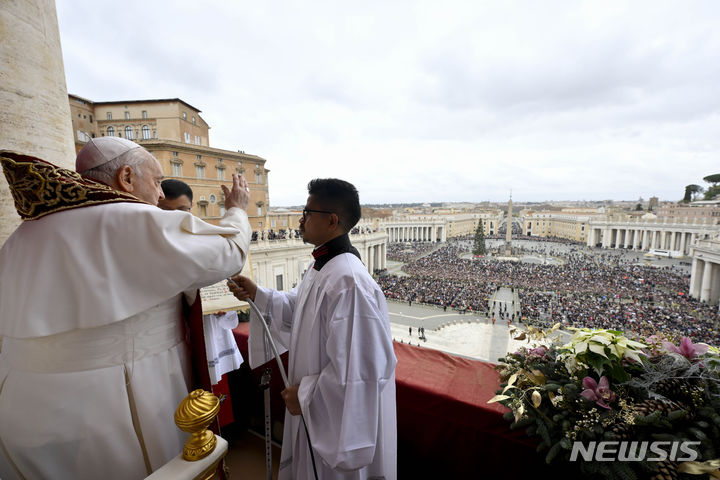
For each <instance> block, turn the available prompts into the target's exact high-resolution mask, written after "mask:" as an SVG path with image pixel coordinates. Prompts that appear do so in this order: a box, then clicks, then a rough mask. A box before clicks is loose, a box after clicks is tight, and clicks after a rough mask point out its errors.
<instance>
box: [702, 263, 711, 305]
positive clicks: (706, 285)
mask: <svg viewBox="0 0 720 480" xmlns="http://www.w3.org/2000/svg"><path fill="white" fill-rule="evenodd" d="M712 274H713V264H712V263H710V262H708V261H706V262H705V266H704V268H703V275H702V285H701V286H700V301H703V302H709V301H710V288H711V286H712Z"/></svg>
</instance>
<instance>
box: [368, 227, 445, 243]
mask: <svg viewBox="0 0 720 480" xmlns="http://www.w3.org/2000/svg"><path fill="white" fill-rule="evenodd" d="M380 228H384V229H385V231H386V232H387V234H388V239H389V241H390V242H445V241H446V240H447V229H446V228H445V226H444V225H435V224H422V223H420V224H412V223H407V224H381V225H380Z"/></svg>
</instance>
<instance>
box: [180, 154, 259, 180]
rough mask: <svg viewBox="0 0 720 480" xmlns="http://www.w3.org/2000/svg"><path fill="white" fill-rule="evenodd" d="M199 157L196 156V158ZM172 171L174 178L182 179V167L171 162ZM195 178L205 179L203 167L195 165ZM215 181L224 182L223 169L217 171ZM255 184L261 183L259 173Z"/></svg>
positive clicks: (256, 175)
mask: <svg viewBox="0 0 720 480" xmlns="http://www.w3.org/2000/svg"><path fill="white" fill-rule="evenodd" d="M199 156H200V155H198V157H199ZM172 169H173V176H174V177H182V176H183V175H182V165H181V164H180V163H177V162H173V163H172ZM195 177H197V178H205V166H204V165H195ZM217 179H218V180H225V169H224V168H218V169H217ZM255 183H263V181H262V174H260V173H256V174H255Z"/></svg>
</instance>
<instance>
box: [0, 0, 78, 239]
mask: <svg viewBox="0 0 720 480" xmlns="http://www.w3.org/2000/svg"><path fill="white" fill-rule="evenodd" d="M0 82H1V83H2V85H1V86H0V139H1V142H2V145H1V148H2V149H4V150H13V151H16V152H19V153H23V154H26V155H32V156H35V157H39V158H42V159H43V160H47V161H49V162H51V163H54V164H55V165H58V166H61V167H65V168H70V169H74V168H75V141H74V137H73V130H72V122H71V118H70V103H69V101H68V94H67V87H66V85H65V69H64V66H63V58H62V51H61V48H60V32H59V30H58V22H57V14H56V11H55V2H54V0H25V1H22V2H18V1H11V2H3V3H2V7H0ZM19 224H20V217H19V216H18V215H17V212H16V211H15V202H14V201H13V198H12V195H11V194H10V189H9V188H8V184H7V180H6V179H5V175H2V174H0V246H2V244H3V243H5V240H6V239H7V237H9V236H10V234H11V233H12V232H13V231H14V230H15V228H16V227H17V226H18V225H19Z"/></svg>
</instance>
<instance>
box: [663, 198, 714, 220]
mask: <svg viewBox="0 0 720 480" xmlns="http://www.w3.org/2000/svg"><path fill="white" fill-rule="evenodd" d="M654 213H655V214H656V215H657V216H658V218H659V219H660V220H668V221H671V222H673V223H693V222H695V223H697V222H702V223H716V224H717V223H720V201H717V200H708V201H698V202H692V203H690V204H689V205H685V204H677V203H672V204H663V205H660V206H658V207H657V208H656V209H655V212H654Z"/></svg>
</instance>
